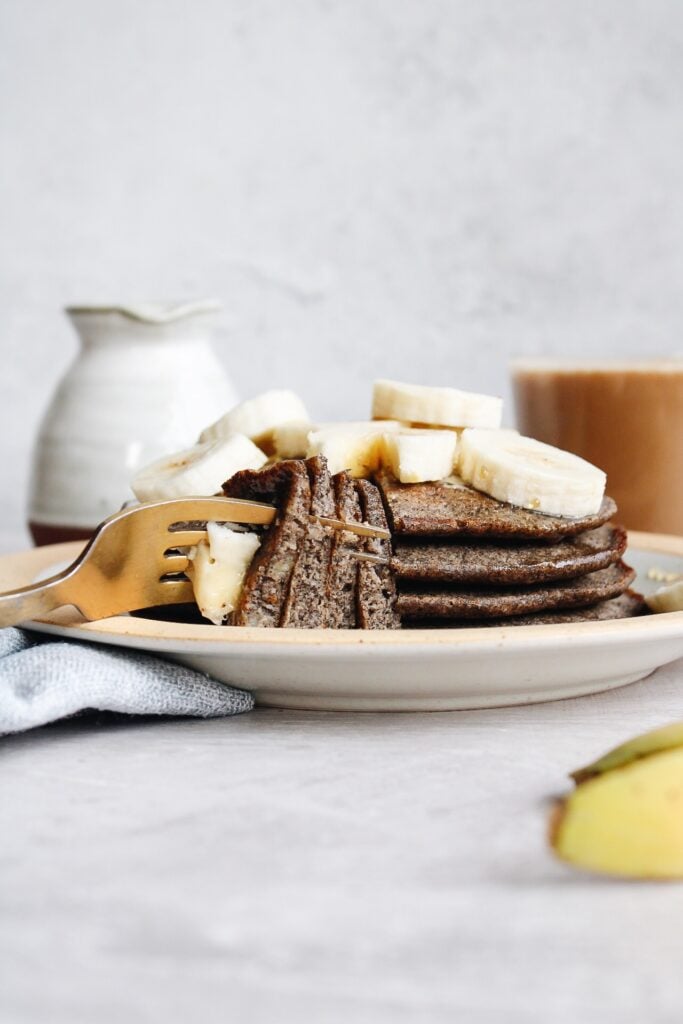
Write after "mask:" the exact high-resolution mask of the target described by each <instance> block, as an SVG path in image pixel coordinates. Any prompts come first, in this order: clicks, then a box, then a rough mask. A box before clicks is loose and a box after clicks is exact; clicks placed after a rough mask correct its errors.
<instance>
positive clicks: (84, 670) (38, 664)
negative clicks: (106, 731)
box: [0, 629, 254, 735]
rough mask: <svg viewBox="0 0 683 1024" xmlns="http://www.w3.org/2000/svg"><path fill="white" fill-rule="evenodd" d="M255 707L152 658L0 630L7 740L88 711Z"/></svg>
mask: <svg viewBox="0 0 683 1024" xmlns="http://www.w3.org/2000/svg"><path fill="white" fill-rule="evenodd" d="M253 706H254V698H253V697H252V695H251V694H250V693H246V692H245V691H244V690H236V689H234V688H233V687H232V686H227V685H225V684H224V683H219V682H217V680H215V679H211V678H210V676H207V675H204V673H203V672H196V671H195V670H194V669H190V668H186V667H185V666H184V665H177V664H175V663H174V662H171V661H164V660H163V659H161V658H157V657H154V656H153V655H151V654H142V653H140V652H138V651H128V650H120V649H118V648H116V647H102V646H99V645H95V644H85V643H75V642H73V641H65V640H53V639H52V638H51V637H49V636H46V635H44V634H41V633H34V632H27V631H26V630H23V629H3V630H0V735H4V734H6V733H11V732H22V731H23V730H24V729H32V728H34V726H37V725H45V724H46V723H47V722H54V721H56V720H57V719H58V718H65V717H66V716H67V715H73V714H75V713H76V712H77V711H83V710H85V709H86V708H94V709H97V710H99V711H120V712H125V713H127V714H131V715H192V716H195V717H198V718H218V717H220V716H222V715H239V714H241V712H243V711H251V709H252V708H253Z"/></svg>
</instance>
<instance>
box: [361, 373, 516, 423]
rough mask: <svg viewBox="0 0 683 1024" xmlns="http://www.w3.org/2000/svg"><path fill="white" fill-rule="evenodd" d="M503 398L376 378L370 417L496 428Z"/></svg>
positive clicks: (407, 421) (499, 419)
mask: <svg viewBox="0 0 683 1024" xmlns="http://www.w3.org/2000/svg"><path fill="white" fill-rule="evenodd" d="M502 415H503V400H502V399H501V398H495V397H493V396H492V395H477V394H474V393H473V392H470V391H457V390H456V389H455V388H432V387H423V386H421V385H418V384H401V383H400V382H399V381H395V380H376V381H375V384H374V387H373V392H372V417H373V419H393V420H400V421H401V422H403V423H419V424H425V425H432V426H437V427H499V426H500V423H501V419H502Z"/></svg>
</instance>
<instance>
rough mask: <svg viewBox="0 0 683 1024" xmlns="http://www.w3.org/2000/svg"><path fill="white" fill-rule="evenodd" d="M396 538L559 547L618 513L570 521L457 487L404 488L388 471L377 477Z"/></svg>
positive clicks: (605, 505) (604, 511)
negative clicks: (484, 539) (500, 541)
mask: <svg viewBox="0 0 683 1024" xmlns="http://www.w3.org/2000/svg"><path fill="white" fill-rule="evenodd" d="M375 482H376V483H377V485H378V486H379V488H380V490H381V492H382V496H383V498H384V504H385V506H386V509H387V516H388V519H389V525H390V528H391V530H392V533H394V534H395V535H398V536H407V535H415V536H427V537H430V536H431V537H435V536H440V537H457V536H462V537H487V538H502V539H514V540H539V541H542V540H545V541H557V540H561V539H562V538H565V537H575V536H576V535H577V534H579V533H585V532H586V530H595V529H597V527H598V526H602V525H603V524H604V523H606V522H607V521H608V520H609V519H611V518H612V516H613V515H614V514H615V513H616V511H617V506H616V505H615V503H614V502H613V501H612V499H611V498H607V497H605V498H604V499H603V502H602V505H601V507H600V510H599V511H598V512H596V513H595V515H592V516H582V517H581V518H579V519H568V518H562V517H560V516H548V515H544V514H542V513H540V512H533V511H530V510H528V509H524V508H519V507H517V506H516V505H508V504H506V503H505V502H501V501H496V499H495V498H490V497H489V496H488V495H487V494H482V493H481V492H480V491H475V490H473V489H472V488H470V487H466V486H465V485H464V484H462V483H460V482H459V481H449V480H446V481H444V480H440V481H437V482H435V483H423V484H401V483H399V482H398V481H397V480H396V479H395V478H394V477H393V476H392V475H391V474H390V473H388V472H386V470H381V471H380V472H379V473H377V474H376V476H375Z"/></svg>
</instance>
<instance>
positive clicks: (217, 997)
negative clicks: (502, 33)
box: [0, 662, 683, 1024]
mask: <svg viewBox="0 0 683 1024" xmlns="http://www.w3.org/2000/svg"><path fill="white" fill-rule="evenodd" d="M681 684H683V662H679V663H677V664H676V665H672V666H669V667H668V668H666V669H663V670H661V671H659V672H658V673H657V674H656V675H654V676H652V677H651V678H650V679H649V680H646V681H644V682H642V683H637V684H635V685H633V686H630V687H628V688H626V689H623V690H620V691H613V692H611V693H606V694H603V695H600V696H596V697H591V698H582V699H578V700H572V701H564V702H559V703H552V704H544V705H539V706H535V707H526V708H524V707H518V708H510V709H501V710H495V711H472V712H453V713H447V714H422V715H394V714H392V715H379V714H372V715H351V714H312V713H308V714H306V713H293V712H277V711H256V712H254V713H253V714H250V715H245V716H242V717H241V718H236V719H227V720H220V721H171V720H165V721H154V720H142V721H133V720H125V719H114V718H111V717H109V718H107V717H105V718H103V719H100V720H99V724H97V722H96V721H94V720H93V719H80V720H78V719H77V720H72V721H70V722H65V723H63V724H59V725H55V726H49V727H46V728H44V729H40V730H37V731H35V732H33V733H28V734H24V735H19V736H15V737H11V738H7V739H5V740H3V741H2V742H1V743H0V758H1V762H2V763H1V765H0V835H1V836H2V842H1V862H0V889H1V893H2V896H1V906H0V938H1V958H0V959H1V963H2V968H0V969H1V970H2V977H1V978H0V1018H2V1020H3V1021H5V1020H6V1021H8V1022H11V1024H20V1022H24V1021H25V1022H37V1021H48V1020H49V1021H50V1024H80V1022H84V1024H85V1022H87V1024H92V1022H94V1021H97V1022H98V1024H109V1022H119V1021H121V1022H124V1021H125V1022H127V1024H128V1022H131V1021H134V1022H137V1021H145V1022H146V1021H150V1022H151V1021H155V1022H156V1021H161V1020H163V1021H165V1022H176V1021H177V1022H179V1024H180V1022H183V1024H185V1022H187V1021H191V1020H193V1021H202V1022H212V1021H221V1022H225V1021H229V1020H231V1021H232V1020H234V1021H239V1022H240V1024H241V1022H266V1021H274V1022H278V1024H279V1022H289V1021H292V1022H295V1021H296V1022H302V1021H309V1020H310V1021H315V1022H324V1024H336V1022H339V1024H341V1022H348V1021H354V1022H368V1024H382V1022H389V1021H392V1022H393V1021H401V1022H404V1021H410V1022H423V1021H438V1022H440V1021H444V1022H446V1021H448V1022H451V1021H453V1020H462V1021H465V1022H467V1024H471V1022H480V1021H482V1022H492V1024H499V1022H505V1024H508V1022H509V1024H517V1022H519V1024H522V1022H524V1024H526V1022H529V1021H534V1022H535V1021H552V1022H553V1024H565V1022H566V1024H575V1022H579V1021H580V1022H582V1024H591V1022H601V1024H602V1022H612V1021H614V1022H615V1024H617V1022H618V1024H643V1022H645V1021H647V1022H648V1024H654V1022H656V1024H660V1022H662V1024H664V1022H667V1024H668V1022H671V1024H674V1022H676V1024H678V1022H679V1021H680V1020H681V1016H682V1014H683V970H681V920H682V907H683V888H682V887H681V886H679V885H676V884H662V883H659V884H648V883H635V884H634V883H626V882H617V881H610V880H599V879H596V878H592V877H588V876H584V875H581V874H579V873H576V872H574V871H572V870H570V869H568V868H567V867H565V866H564V865H562V864H561V863H558V862H557V861H556V860H554V859H553V858H552V856H551V855H550V854H549V852H548V850H547V848H546V844H545V822H546V814H547V803H548V799H549V798H550V797H551V796H552V795H553V794H557V793H560V792H562V791H563V789H565V787H566V781H567V780H566V773H567V772H568V771H569V770H570V769H572V768H574V767H576V766H577V765H579V764H581V763H583V762H585V761H586V760H587V759H589V758H592V757H593V756H594V755H596V754H599V753H600V752H602V751H603V750H604V749H605V748H607V747H609V746H611V745H612V744H614V743H615V742H617V741H619V740H621V739H623V738H625V737H626V736H629V735H631V734H633V733H637V732H639V731H641V730H644V729H646V728H648V727H650V726H654V725H656V724H659V723H662V722H665V721H668V720H672V719H674V718H680V717H683V687H682V685H681Z"/></svg>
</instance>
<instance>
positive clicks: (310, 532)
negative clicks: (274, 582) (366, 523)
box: [280, 456, 335, 629]
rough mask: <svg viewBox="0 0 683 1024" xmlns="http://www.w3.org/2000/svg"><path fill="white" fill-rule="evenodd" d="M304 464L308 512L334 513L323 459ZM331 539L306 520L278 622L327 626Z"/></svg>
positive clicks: (291, 625) (328, 474) (312, 627)
mask: <svg viewBox="0 0 683 1024" xmlns="http://www.w3.org/2000/svg"><path fill="white" fill-rule="evenodd" d="M305 466H306V472H307V473H308V481H309V484H310V487H311V513H312V515H315V516H334V514H335V503H334V489H333V487H332V477H331V476H330V471H329V469H328V468H327V460H326V459H323V458H320V456H314V457H313V458H311V459H307V460H306V463H305ZM333 543H334V535H333V533H332V531H331V530H329V529H327V528H326V527H325V526H322V525H321V524H320V523H316V522H315V521H309V522H308V523H307V524H306V529H305V531H304V535H303V538H302V541H301V544H300V546H299V553H298V556H297V559H296V562H295V564H294V569H293V570H292V576H291V579H290V582H289V587H288V591H287V595H286V598H285V602H284V606H283V609H282V614H281V616H280V625H281V626H290V627H292V628H297V627H299V628H301V627H306V628H309V629H316V628H318V629H321V628H324V627H325V626H327V624H328V622H329V613H330V600H329V597H330V595H329V593H328V591H327V578H328V574H329V569H330V561H331V558H332V545H333Z"/></svg>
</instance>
